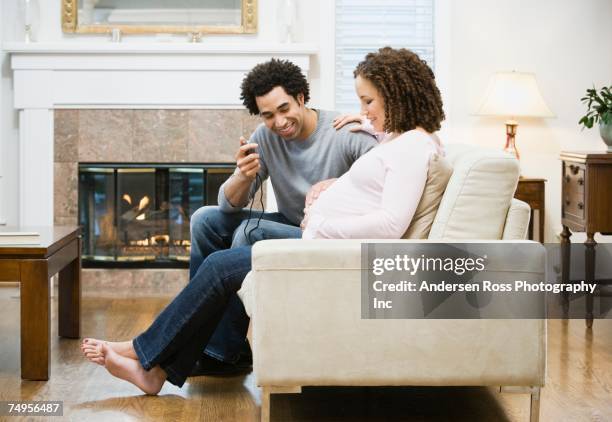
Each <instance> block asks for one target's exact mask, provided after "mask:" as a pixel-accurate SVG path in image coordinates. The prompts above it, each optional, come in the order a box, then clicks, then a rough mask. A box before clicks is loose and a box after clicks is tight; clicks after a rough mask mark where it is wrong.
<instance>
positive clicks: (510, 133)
mask: <svg viewBox="0 0 612 422" xmlns="http://www.w3.org/2000/svg"><path fill="white" fill-rule="evenodd" d="M517 127H518V122H517V121H516V120H508V121H507V122H506V146H505V147H504V151H506V152H508V153H510V154H512V155H514V156H515V157H516V159H517V160H520V159H521V155H520V154H519V151H518V149H517V148H516V143H515V137H516V128H517Z"/></svg>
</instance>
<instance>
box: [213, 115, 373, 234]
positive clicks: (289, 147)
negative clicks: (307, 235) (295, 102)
mask: <svg viewBox="0 0 612 422" xmlns="http://www.w3.org/2000/svg"><path fill="white" fill-rule="evenodd" d="M317 113H318V119H317V127H316V128H315V130H314V132H313V133H312V134H311V135H310V136H309V137H308V138H307V139H305V140H286V139H283V138H281V137H280V136H279V135H277V134H276V133H274V132H272V131H271V130H269V129H268V128H267V127H266V126H265V125H264V124H263V123H262V124H261V125H259V126H258V127H257V129H255V132H253V135H252V136H251V138H250V140H249V142H256V143H257V144H258V148H257V152H258V153H259V156H260V163H261V169H260V170H259V176H260V177H261V180H262V182H263V181H264V180H266V179H267V178H268V177H270V180H271V182H272V188H273V189H274V195H275V196H276V203H277V205H278V211H279V212H281V213H282V214H283V215H284V216H285V217H286V218H287V219H288V220H289V221H291V222H292V223H293V224H295V225H298V224H300V221H302V219H303V218H304V200H305V198H306V194H307V193H308V191H309V190H310V188H311V186H312V185H314V184H315V183H317V182H320V181H321V180H325V179H331V178H335V177H340V176H342V175H343V174H344V173H346V172H347V171H348V169H349V168H350V167H351V165H352V164H353V163H354V162H355V160H357V159H358V158H359V157H360V156H361V155H363V154H365V153H366V152H368V151H369V150H370V149H371V148H373V147H374V146H375V145H376V139H375V138H374V137H373V136H371V135H369V134H367V133H365V132H351V131H350V130H349V126H344V127H343V128H341V129H340V130H336V129H334V127H333V124H332V122H333V120H334V117H336V116H337V115H338V113H336V112H332V111H324V110H317ZM237 171H238V170H237ZM225 183H227V182H225ZM225 183H224V184H223V185H221V188H220V189H219V199H218V202H219V207H220V208H221V210H222V211H224V212H236V211H239V210H241V209H242V207H244V206H246V205H247V204H240V205H241V206H238V207H234V206H232V204H230V202H229V201H228V200H227V198H226V197H225V193H224V187H225ZM254 194H255V181H254V182H253V184H252V186H251V194H250V196H249V197H250V198H252V197H253V195H254Z"/></svg>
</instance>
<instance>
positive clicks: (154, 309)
mask: <svg viewBox="0 0 612 422" xmlns="http://www.w3.org/2000/svg"><path fill="white" fill-rule="evenodd" d="M18 294H19V291H18V289H17V288H16V287H0V400H63V401H64V418H63V419H65V420H75V421H80V420H88V421H89V420H94V421H95V420H100V421H106V420H109V421H122V420H125V421H133V420H134V421H135V420H143V421H157V420H159V421H162V420H163V421H166V420H169V421H178V420H185V421H192V420H204V421H256V420H259V406H260V392H259V390H258V388H257V387H256V385H255V379H254V376H253V374H250V375H247V376H240V377H228V378H220V377H199V378H190V379H189V380H188V382H187V383H186V384H185V386H184V387H183V388H182V389H179V388H176V387H174V386H172V385H170V384H166V385H165V386H164V388H163V389H162V391H161V393H160V396H158V397H147V396H144V395H143V394H141V393H140V392H139V390H138V389H137V388H136V387H132V386H130V385H129V384H127V383H125V382H122V381H120V380H116V379H114V378H112V377H110V376H108V375H107V373H106V371H105V369H104V368H102V367H100V366H97V365H94V364H91V363H88V362H86V361H85V360H84V359H83V358H82V357H81V354H80V350H79V347H78V345H79V340H67V339H60V338H58V337H57V324H56V312H57V306H56V305H57V304H56V302H54V304H53V308H52V313H53V322H54V323H53V324H52V333H51V334H52V337H51V339H52V345H51V347H52V350H51V378H50V380H49V381H47V382H34V381H21V379H20V375H19V299H18ZM168 300H169V299H153V298H138V299H102V298H84V300H83V315H82V321H83V326H82V332H83V333H84V335H86V336H95V337H101V338H106V339H111V340H112V339H117V340H124V339H129V338H132V337H133V336H134V335H136V334H138V333H139V332H140V331H141V330H143V329H144V328H145V327H146V326H147V325H148V324H149V323H150V322H151V321H152V319H153V318H154V317H155V315H156V314H157V313H158V312H159V311H160V310H161V309H162V307H163V306H164V305H165V303H166V302H167V301H168ZM528 411H529V396H528V395H527V394H510V393H503V394H500V393H498V392H497V391H496V390H495V389H493V388H465V387H453V388H420V387H419V388H415V387H406V388H395V387H387V388H305V389H304V392H303V393H302V394H298V395H290V394H287V395H280V396H273V398H272V420H277V421H376V420H402V421H450V420H465V421H527V420H529V417H528ZM0 420H2V417H0ZM6 420H10V421H16V420H19V418H15V417H11V418H6ZM51 420H60V418H51ZM540 420H541V421H546V422H547V421H612V320H596V321H595V324H594V328H593V332H592V334H591V333H590V332H588V331H586V330H585V327H584V321H582V320H574V321H569V322H563V321H558V320H553V321H549V326H548V373H547V379H546V386H545V388H544V389H543V390H542V404H541V412H540Z"/></svg>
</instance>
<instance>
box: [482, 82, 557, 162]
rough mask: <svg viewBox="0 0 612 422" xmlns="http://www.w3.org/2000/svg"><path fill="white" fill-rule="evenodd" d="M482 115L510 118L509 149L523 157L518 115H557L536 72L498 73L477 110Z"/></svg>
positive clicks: (507, 136)
mask: <svg viewBox="0 0 612 422" xmlns="http://www.w3.org/2000/svg"><path fill="white" fill-rule="evenodd" d="M476 114H477V115H479V116H504V117H509V118H510V120H507V121H506V146H505V148H504V150H505V151H507V152H509V153H512V154H514V155H515V156H516V158H517V159H520V155H519V152H518V150H517V148H516V145H515V136H516V128H517V126H518V122H517V121H515V120H514V118H516V117H554V116H555V115H554V114H553V112H552V111H550V108H548V106H547V105H546V103H545V102H544V98H542V94H540V89H539V88H538V83H537V82H536V78H535V75H534V74H533V73H523V72H497V73H496V74H495V75H493V77H492V78H491V81H490V83H489V88H488V89H487V93H486V94H485V96H484V100H483V102H482V104H481V106H480V107H479V109H478V111H477V112H476Z"/></svg>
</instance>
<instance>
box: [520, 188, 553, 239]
mask: <svg viewBox="0 0 612 422" xmlns="http://www.w3.org/2000/svg"><path fill="white" fill-rule="evenodd" d="M545 183H546V179H531V178H526V177H521V178H520V179H519V181H518V186H517V187H516V192H515V193H514V197H515V198H516V199H520V200H521V201H523V202H526V203H527V204H528V205H529V206H530V207H531V218H530V219H529V232H528V234H529V236H528V237H529V239H531V240H534V238H533V234H534V233H533V222H534V216H535V215H534V212H535V211H537V212H538V242H541V243H544V197H545V185H544V184H545Z"/></svg>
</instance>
